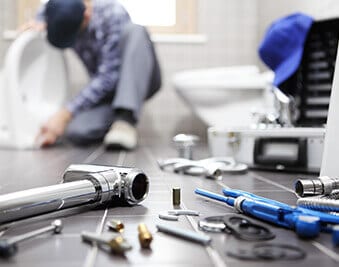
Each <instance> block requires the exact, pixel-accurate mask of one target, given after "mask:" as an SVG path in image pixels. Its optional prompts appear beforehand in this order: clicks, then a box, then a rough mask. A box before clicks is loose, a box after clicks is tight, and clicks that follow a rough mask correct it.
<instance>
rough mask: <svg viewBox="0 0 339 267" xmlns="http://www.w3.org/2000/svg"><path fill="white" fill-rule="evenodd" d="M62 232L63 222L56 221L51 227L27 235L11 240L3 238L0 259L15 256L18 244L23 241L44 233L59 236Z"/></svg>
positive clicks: (0, 243)
mask: <svg viewBox="0 0 339 267" xmlns="http://www.w3.org/2000/svg"><path fill="white" fill-rule="evenodd" d="M61 231H62V221H61V220H55V221H53V222H52V223H51V225H50V226H46V227H44V228H41V229H38V230H34V231H31V232H28V233H26V234H22V235H18V236H14V237H11V238H2V239H0V257H4V258H8V257H11V256H14V255H15V254H16V253H17V251H18V247H17V244H18V243H19V242H21V241H25V240H27V239H30V238H32V237H35V236H38V235H41V234H44V233H48V232H53V233H54V234H59V233H60V232H61Z"/></svg>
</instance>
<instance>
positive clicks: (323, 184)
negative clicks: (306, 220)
mask: <svg viewBox="0 0 339 267" xmlns="http://www.w3.org/2000/svg"><path fill="white" fill-rule="evenodd" d="M336 189H339V178H330V177H328V176H321V177H319V178H318V179H299V180H297V181H296V182H295V192H296V193H297V194H298V195H299V196H306V195H309V196H312V195H328V194H331V193H332V191H334V190H336Z"/></svg>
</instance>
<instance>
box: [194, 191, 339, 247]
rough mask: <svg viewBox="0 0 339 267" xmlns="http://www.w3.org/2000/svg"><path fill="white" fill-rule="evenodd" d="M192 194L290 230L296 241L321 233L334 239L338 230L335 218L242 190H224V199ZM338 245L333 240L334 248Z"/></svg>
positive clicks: (215, 195) (337, 222) (199, 192)
mask: <svg viewBox="0 0 339 267" xmlns="http://www.w3.org/2000/svg"><path fill="white" fill-rule="evenodd" d="M195 193H196V194H198V195H201V196H204V197H208V198H211V199H214V200H218V201H221V202H224V203H226V204H227V205H229V206H232V207H234V208H235V209H236V210H237V211H239V212H241V213H244V214H246V215H250V216H253V217H255V218H257V219H260V220H262V221H265V222H269V223H272V224H275V225H277V226H280V227H284V228H288V229H293V230H294V231H295V232H296V233H297V235H298V236H299V237H303V238H314V237H316V236H318V234H319V233H320V232H321V231H322V232H332V233H334V235H333V236H332V237H333V238H335V237H336V236H337V235H336V231H337V230H336V229H335V228H334V227H333V226H334V225H336V224H339V217H338V216H335V215H331V214H327V213H324V212H319V211H314V210H310V209H305V208H301V207H292V206H289V205H287V204H285V203H282V202H278V201H275V200H272V199H267V198H263V197H260V196H257V195H254V194H251V193H248V192H245V191H241V190H232V189H223V193H224V195H225V196H222V195H219V194H215V193H213V192H209V191H206V190H203V189H196V190H195ZM337 243H338V242H337V241H336V240H334V244H337Z"/></svg>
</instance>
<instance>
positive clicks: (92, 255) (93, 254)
mask: <svg viewBox="0 0 339 267" xmlns="http://www.w3.org/2000/svg"><path fill="white" fill-rule="evenodd" d="M104 152H105V148H104V146H100V147H98V148H97V149H96V150H95V151H94V152H93V153H92V154H90V155H89V156H88V158H87V159H86V160H85V163H91V162H93V161H94V160H96V159H97V158H98V157H99V156H101V155H102V154H103V153H104ZM125 159H126V152H125V151H120V152H119V157H118V160H117V165H119V166H122V165H123V163H124V161H125ZM107 214H108V208H106V209H105V212H104V215H103V216H102V218H101V221H100V223H99V224H98V226H97V229H96V231H95V232H96V233H97V234H101V233H102V231H103V230H104V226H105V221H106V219H107ZM97 255H98V246H97V245H96V244H93V245H92V247H91V249H90V251H89V252H88V254H87V256H86V259H85V263H84V267H94V265H95V260H96V258H97Z"/></svg>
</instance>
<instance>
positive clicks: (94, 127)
mask: <svg viewBox="0 0 339 267" xmlns="http://www.w3.org/2000/svg"><path fill="white" fill-rule="evenodd" d="M26 28H31V29H37V30H41V29H47V39H48V41H49V42H50V43H51V44H52V45H53V46H55V47H57V48H60V49H64V48H73V49H74V50H75V52H76V53H77V54H78V56H79V57H80V59H81V60H82V61H83V62H84V64H85V66H86V68H87V70H88V73H89V75H90V78H91V79H90V82H89V83H88V84H87V86H85V88H83V89H82V90H81V91H80V93H79V94H78V95H77V96H76V97H75V98H74V99H72V100H71V101H70V102H68V103H67V104H66V105H65V107H64V108H62V109H60V110H59V111H58V112H57V113H55V114H54V115H53V116H51V117H50V118H49V120H48V121H47V122H46V123H45V124H44V125H43V126H42V127H41V130H40V133H39V135H38V137H37V140H39V142H40V143H41V145H42V146H43V147H46V146H50V145H53V144H55V143H56V141H57V140H58V138H59V137H62V136H63V137H66V138H67V139H69V140H71V141H72V142H74V143H75V144H80V145H86V144H91V143H93V142H98V141H103V143H104V145H105V146H106V147H107V148H122V149H134V148H135V147H136V145H137V130H136V125H137V123H138V120H139V117H140V113H141V109H142V106H143V103H144V102H145V101H146V100H147V99H149V98H150V97H151V96H153V95H154V94H155V93H156V92H157V91H158V90H159V89H160V86H161V74H160V68H159V64H158V61H157V58H156V54H155V51H154V47H153V45H152V42H151V41H150V38H149V35H148V33H147V31H146V30H145V28H144V27H142V26H139V25H135V24H133V23H131V20H130V17H129V15H128V13H127V11H126V10H125V9H124V8H123V7H122V6H121V5H120V4H119V3H118V2H117V1H116V0H49V1H48V2H47V4H46V5H44V6H43V7H42V8H41V10H40V12H38V15H37V18H36V20H35V21H34V23H32V22H31V23H29V24H26Z"/></svg>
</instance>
